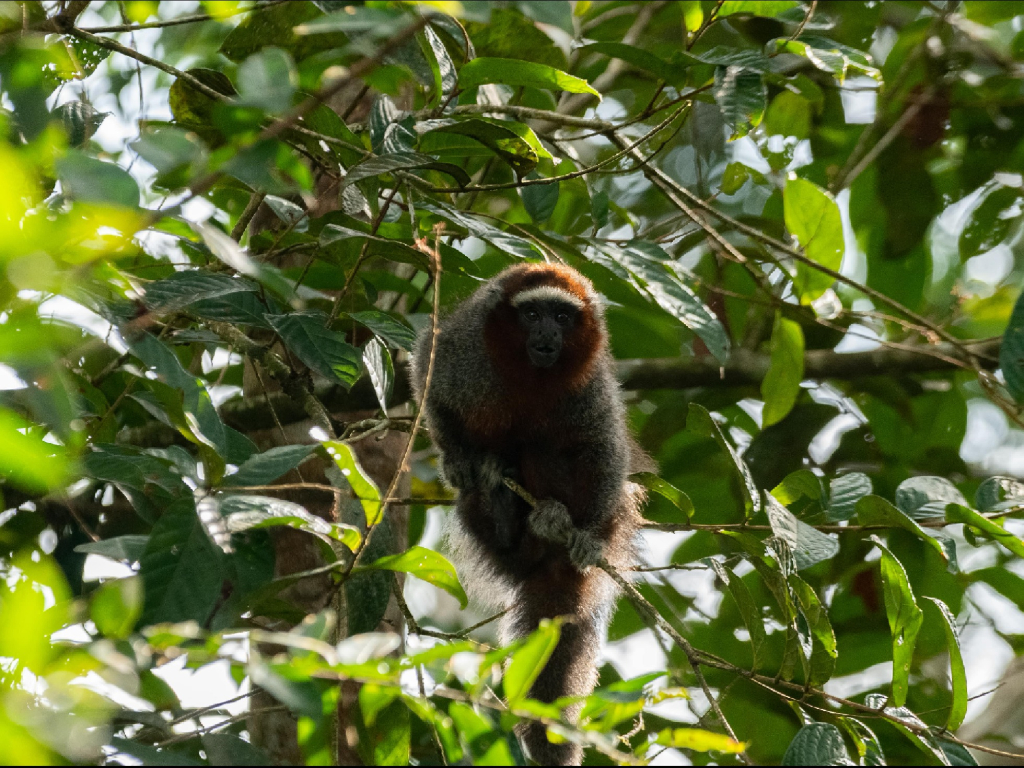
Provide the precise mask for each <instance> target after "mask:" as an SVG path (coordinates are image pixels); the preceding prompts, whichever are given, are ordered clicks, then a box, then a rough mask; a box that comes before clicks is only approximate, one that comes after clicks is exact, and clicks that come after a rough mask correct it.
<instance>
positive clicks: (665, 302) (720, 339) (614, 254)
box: [587, 239, 730, 363]
mask: <svg viewBox="0 0 1024 768" xmlns="http://www.w3.org/2000/svg"><path fill="white" fill-rule="evenodd" d="M587 242H588V243H589V244H590V245H591V246H592V250H590V252H589V253H588V256H589V258H591V260H593V261H596V262H597V263H599V264H601V265H603V266H605V267H608V268H609V269H610V270H611V271H612V272H614V273H615V274H617V275H621V276H623V277H625V278H626V279H627V280H628V281H629V282H630V284H631V285H633V286H634V287H635V288H636V289H637V291H639V292H640V293H641V294H642V295H645V296H647V297H648V298H649V299H650V300H652V301H654V302H655V303H656V304H657V305H658V306H659V307H661V308H662V309H664V310H665V311H666V312H668V313H669V314H671V315H672V316H673V317H675V318H676V319H677V320H679V321H680V322H681V323H682V324H683V325H685V326H686V327H687V328H689V329H690V330H691V331H693V332H694V333H695V334H697V336H699V337H700V339H701V341H703V342H704V344H705V346H707V348H708V351H709V352H711V354H712V355H714V356H715V359H716V360H718V361H719V362H721V363H725V361H726V359H727V358H728V356H729V347H730V343H729V336H728V334H727V333H726V331H725V327H724V326H723V325H722V322H721V321H720V320H719V319H718V316H717V315H715V313H714V312H712V311H711V309H709V308H708V307H707V305H706V304H704V302H702V301H701V300H700V298H698V296H697V294H695V293H694V292H693V291H692V290H691V289H690V288H689V287H688V286H687V285H686V284H685V283H684V282H683V280H682V275H681V274H680V271H679V267H678V265H676V264H674V263H672V259H670V258H669V256H668V254H667V253H665V251H664V250H663V249H662V248H661V247H660V246H658V245H656V244H654V243H651V242H647V241H644V240H633V241H631V242H630V243H628V244H627V245H625V246H619V245H615V244H612V243H609V242H607V241H603V240H597V239H592V240H588V241H587Z"/></svg>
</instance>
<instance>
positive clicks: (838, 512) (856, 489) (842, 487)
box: [827, 472, 873, 522]
mask: <svg viewBox="0 0 1024 768" xmlns="http://www.w3.org/2000/svg"><path fill="white" fill-rule="evenodd" d="M872 490H873V489H872V486H871V478H870V477H868V476H867V475H865V474H864V473H863V472H850V473H849V474H846V475H840V476H839V477H837V478H835V479H834V480H833V481H832V482H831V483H830V484H829V491H830V493H829V496H830V498H829V503H828V510H827V513H828V519H829V520H831V521H833V522H835V521H839V520H849V519H850V518H851V517H853V515H854V513H855V512H856V511H857V502H858V501H859V500H860V499H862V498H863V497H864V496H867V495H868V494H869V493H871V491H872Z"/></svg>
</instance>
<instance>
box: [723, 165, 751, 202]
mask: <svg viewBox="0 0 1024 768" xmlns="http://www.w3.org/2000/svg"><path fill="white" fill-rule="evenodd" d="M749 178H750V168H748V167H747V166H745V165H744V164H743V163H738V162H736V163H729V164H728V165H727V166H725V173H723V174H722V183H721V187H722V193H723V194H726V195H734V194H736V193H737V192H739V191H740V188H742V187H743V185H744V184H746V183H747V179H749Z"/></svg>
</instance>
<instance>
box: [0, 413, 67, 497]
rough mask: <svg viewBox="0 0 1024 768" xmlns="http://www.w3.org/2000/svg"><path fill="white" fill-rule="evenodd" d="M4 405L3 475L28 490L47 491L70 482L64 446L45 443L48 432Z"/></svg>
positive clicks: (0, 431) (0, 430) (0, 425)
mask: <svg viewBox="0 0 1024 768" xmlns="http://www.w3.org/2000/svg"><path fill="white" fill-rule="evenodd" d="M31 426H32V425H31V424H29V423H28V422H26V421H25V420H24V419H22V418H21V417H20V416H18V415H17V414H15V413H14V412H12V411H9V410H7V409H6V408H0V477H2V478H6V479H7V481H8V482H10V483H11V484H13V485H15V486H17V487H19V488H23V489H25V490H27V491H35V492H40V493H45V492H46V491H49V490H50V489H56V488H58V487H60V486H61V485H63V484H64V483H66V482H68V481H69V480H70V479H71V478H70V472H71V467H70V465H69V463H68V460H67V457H66V456H65V453H64V448H63V447H62V446H59V445H54V444H52V443H49V442H45V441H44V440H43V437H44V436H45V431H44V430H40V429H31V428H30V427H31Z"/></svg>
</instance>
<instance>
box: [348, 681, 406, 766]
mask: <svg viewBox="0 0 1024 768" xmlns="http://www.w3.org/2000/svg"><path fill="white" fill-rule="evenodd" d="M366 687H367V686H363V690H365V688H366ZM367 698H368V697H367ZM363 701H364V696H363V693H362V690H360V694H359V702H360V706H361V707H362V705H363ZM363 712H364V713H365V712H366V709H363ZM364 718H365V714H364ZM360 726H363V727H361V728H360ZM356 728H357V731H359V745H358V749H359V755H360V757H361V758H362V759H363V764H364V765H408V764H409V748H410V745H411V732H410V718H409V708H408V707H407V706H406V705H405V700H404V699H403V698H401V697H398V698H397V699H396V700H393V701H391V702H390V703H388V704H387V705H386V706H384V707H382V708H381V709H379V710H378V711H376V712H374V718H373V723H372V724H370V723H366V722H365V720H364V721H363V722H360V719H359V718H356Z"/></svg>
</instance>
